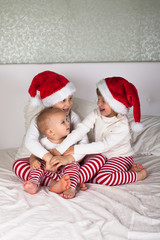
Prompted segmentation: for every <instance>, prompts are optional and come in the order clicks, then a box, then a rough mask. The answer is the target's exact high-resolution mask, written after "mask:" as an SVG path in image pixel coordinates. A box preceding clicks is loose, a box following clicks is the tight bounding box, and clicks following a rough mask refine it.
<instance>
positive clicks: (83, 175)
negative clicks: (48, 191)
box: [13, 154, 137, 188]
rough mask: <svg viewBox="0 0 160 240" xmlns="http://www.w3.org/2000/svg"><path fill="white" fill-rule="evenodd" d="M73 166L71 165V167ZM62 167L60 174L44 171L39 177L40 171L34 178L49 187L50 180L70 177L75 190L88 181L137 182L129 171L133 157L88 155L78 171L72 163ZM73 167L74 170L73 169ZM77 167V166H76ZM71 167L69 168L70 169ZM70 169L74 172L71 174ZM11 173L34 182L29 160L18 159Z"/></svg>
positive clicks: (99, 182)
mask: <svg viewBox="0 0 160 240" xmlns="http://www.w3.org/2000/svg"><path fill="white" fill-rule="evenodd" d="M72 164H73V165H72ZM72 164H71V166H69V165H70V164H68V165H66V166H64V167H63V168H62V169H63V170H62V173H51V172H49V171H44V170H43V169H42V170H43V176H41V171H42V170H41V169H40V170H39V171H37V173H36V177H35V178H37V179H41V180H38V181H39V183H40V184H41V185H44V186H49V183H50V181H51V180H52V179H54V180H56V181H57V180H59V179H60V178H61V177H62V176H63V175H65V174H68V175H70V179H71V184H72V187H73V188H76V186H77V183H78V182H79V183H84V182H88V181H90V182H91V183H96V184H104V185H110V186H112V185H119V184H126V183H131V182H135V181H136V180H137V174H136V172H133V171H129V170H130V169H131V167H132V165H133V157H132V156H129V157H113V158H110V159H108V160H107V162H106V158H105V157H104V156H103V155H101V154H95V155H88V156H86V157H85V159H84V164H83V165H82V166H81V168H80V169H79V170H77V167H76V165H75V164H77V163H75V162H74V163H72ZM73 166H74V168H73ZM78 166H79V165H78ZM70 167H71V168H70ZM72 168H73V169H74V171H73V172H72ZM13 171H14V172H15V174H16V175H17V176H18V177H20V178H21V179H22V180H24V181H26V180H30V181H33V180H34V174H33V173H32V171H35V170H31V169H30V165H29V159H28V158H27V159H19V160H17V161H16V162H15V163H14V165H13Z"/></svg>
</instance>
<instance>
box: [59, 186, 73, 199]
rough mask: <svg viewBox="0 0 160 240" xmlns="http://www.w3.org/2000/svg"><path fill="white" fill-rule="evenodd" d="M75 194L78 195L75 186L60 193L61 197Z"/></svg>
mask: <svg viewBox="0 0 160 240" xmlns="http://www.w3.org/2000/svg"><path fill="white" fill-rule="evenodd" d="M75 195H76V190H75V189H73V188H69V189H68V190H66V191H64V192H63V193H61V194H60V196H61V197H63V198H66V199H71V198H74V197H75Z"/></svg>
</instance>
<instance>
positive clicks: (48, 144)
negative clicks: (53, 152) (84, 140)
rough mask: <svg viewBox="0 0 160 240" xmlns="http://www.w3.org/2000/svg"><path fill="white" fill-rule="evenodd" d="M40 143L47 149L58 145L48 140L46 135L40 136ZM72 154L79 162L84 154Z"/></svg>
mask: <svg viewBox="0 0 160 240" xmlns="http://www.w3.org/2000/svg"><path fill="white" fill-rule="evenodd" d="M40 143H41V144H42V146H43V147H44V148H45V149H47V150H50V149H53V148H56V147H58V146H59V144H56V143H53V142H51V141H50V140H48V138H47V137H43V138H41V140H40ZM72 156H73V157H74V159H75V160H76V161H77V162H80V161H81V160H82V159H83V158H84V156H85V155H84V154H72Z"/></svg>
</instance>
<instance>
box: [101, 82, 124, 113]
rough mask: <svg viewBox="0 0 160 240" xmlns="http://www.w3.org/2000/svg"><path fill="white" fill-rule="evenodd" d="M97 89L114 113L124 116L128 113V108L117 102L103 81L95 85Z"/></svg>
mask: <svg viewBox="0 0 160 240" xmlns="http://www.w3.org/2000/svg"><path fill="white" fill-rule="evenodd" d="M97 88H98V89H99V91H100V93H101V94H102V96H103V97H104V99H105V101H106V102H107V103H108V104H109V105H110V107H111V108H112V109H113V110H114V111H115V112H116V113H121V114H124V115H126V114H127V113H128V108H127V107H126V106H125V105H124V104H123V103H121V102H119V101H117V100H116V99H115V98H114V97H113V96H112V94H111V92H110V91H109V88H108V87H107V84H106V82H105V80H104V79H102V80H100V81H99V82H98V83H97Z"/></svg>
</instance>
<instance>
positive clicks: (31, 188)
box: [23, 181, 38, 194]
mask: <svg viewBox="0 0 160 240" xmlns="http://www.w3.org/2000/svg"><path fill="white" fill-rule="evenodd" d="M23 188H24V190H25V191H26V192H28V193H30V194H35V193H36V192H37V191H38V185H37V184H36V183H32V182H30V181H26V182H24V183H23Z"/></svg>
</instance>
